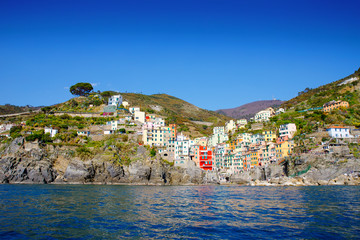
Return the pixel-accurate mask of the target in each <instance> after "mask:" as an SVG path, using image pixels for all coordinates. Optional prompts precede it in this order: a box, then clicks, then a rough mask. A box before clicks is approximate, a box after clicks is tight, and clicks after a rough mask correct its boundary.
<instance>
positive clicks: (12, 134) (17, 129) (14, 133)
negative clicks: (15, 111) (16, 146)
mask: <svg viewBox="0 0 360 240" xmlns="http://www.w3.org/2000/svg"><path fill="white" fill-rule="evenodd" d="M21 130H22V126H13V127H11V129H10V137H11V138H13V139H14V138H17V137H20V136H21V134H20V132H21Z"/></svg>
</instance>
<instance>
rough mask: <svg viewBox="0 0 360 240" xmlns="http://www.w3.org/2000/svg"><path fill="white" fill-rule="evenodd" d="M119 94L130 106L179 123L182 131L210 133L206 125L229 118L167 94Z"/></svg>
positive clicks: (220, 123) (219, 122)
mask: <svg viewBox="0 0 360 240" xmlns="http://www.w3.org/2000/svg"><path fill="white" fill-rule="evenodd" d="M121 94H122V95H123V98H124V99H125V100H126V101H128V102H130V104H131V105H132V106H138V107H140V108H141V109H142V110H143V111H145V112H147V113H155V114H159V115H161V116H164V117H165V118H166V120H167V123H176V124H178V125H180V130H182V131H189V132H194V131H196V132H201V133H202V134H205V135H207V134H210V133H211V128H210V127H208V125H214V126H215V125H223V124H224V123H225V122H226V121H228V120H229V119H230V118H229V117H226V116H224V115H221V114H219V113H216V112H214V111H209V110H205V109H202V108H199V107H197V106H195V105H193V104H191V103H188V102H186V101H184V100H181V99H179V98H176V97H173V96H170V95H167V94H153V95H143V94H136V93H121ZM195 122H196V123H195ZM202 122H203V123H202ZM197 135H198V134H197ZM198 136H199V135H198Z"/></svg>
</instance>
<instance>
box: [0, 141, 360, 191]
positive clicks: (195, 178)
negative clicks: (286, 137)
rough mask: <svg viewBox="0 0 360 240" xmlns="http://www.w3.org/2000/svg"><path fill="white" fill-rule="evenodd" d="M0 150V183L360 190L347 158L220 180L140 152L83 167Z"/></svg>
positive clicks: (23, 150)
mask: <svg viewBox="0 0 360 240" xmlns="http://www.w3.org/2000/svg"><path fill="white" fill-rule="evenodd" d="M0 147H1V149H2V151H1V153H0V183H57V184H66V183H67V184H69V183H80V184H83V183H88V184H139V185H140V184H141V185H194V184H220V183H221V184H246V185H263V186H264V185H339V184H341V185H360V178H359V174H360V160H359V159H356V158H354V157H353V156H351V155H346V156H345V155H344V156H342V155H336V154H335V155H334V154H332V155H322V156H317V155H311V154H305V155H302V156H300V157H297V158H293V159H289V160H287V161H285V162H284V163H283V164H280V165H279V164H271V165H269V166H266V167H263V168H255V169H252V170H251V171H246V172H243V173H240V174H233V175H221V174H219V173H217V172H209V171H203V170H201V169H200V168H198V167H196V166H195V165H194V164H190V165H189V166H187V167H186V168H179V167H173V166H171V165H169V164H167V163H166V162H164V161H163V160H161V158H160V157H155V158H154V157H153V158H152V157H150V156H149V154H148V152H147V150H146V149H145V148H144V147H139V148H138V149H137V153H136V155H137V156H136V159H137V160H136V161H132V162H131V163H130V164H129V165H120V164H118V163H113V162H111V161H107V160H104V159H102V158H101V154H100V155H96V156H95V157H94V158H92V159H90V160H86V161H83V160H81V159H79V158H77V157H74V156H73V155H71V154H70V152H71V151H69V149H68V148H66V147H59V146H52V145H41V144H39V143H37V142H34V143H28V142H25V141H24V138H22V137H20V138H17V139H15V140H14V141H12V142H11V143H10V144H7V145H3V146H0Z"/></svg>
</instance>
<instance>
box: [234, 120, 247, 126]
mask: <svg viewBox="0 0 360 240" xmlns="http://www.w3.org/2000/svg"><path fill="white" fill-rule="evenodd" d="M236 124H237V125H238V128H244V127H245V126H246V124H248V121H247V120H246V119H245V118H243V119H239V120H237V121H236Z"/></svg>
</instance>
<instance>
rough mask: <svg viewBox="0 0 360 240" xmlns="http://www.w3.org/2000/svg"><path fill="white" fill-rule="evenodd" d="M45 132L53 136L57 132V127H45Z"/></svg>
mask: <svg viewBox="0 0 360 240" xmlns="http://www.w3.org/2000/svg"><path fill="white" fill-rule="evenodd" d="M44 130H45V134H46V133H50V137H55V135H56V134H57V133H58V130H57V129H53V128H47V127H46V128H45V129H44Z"/></svg>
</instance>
